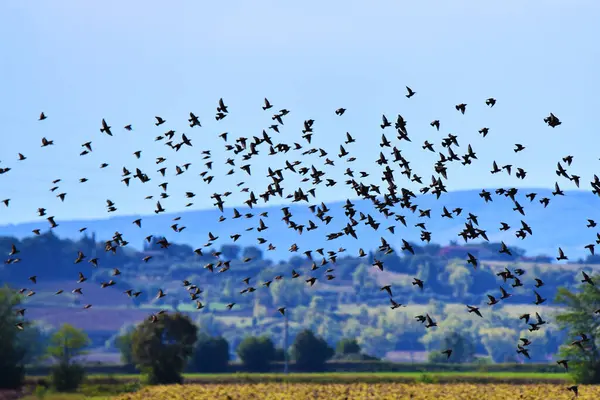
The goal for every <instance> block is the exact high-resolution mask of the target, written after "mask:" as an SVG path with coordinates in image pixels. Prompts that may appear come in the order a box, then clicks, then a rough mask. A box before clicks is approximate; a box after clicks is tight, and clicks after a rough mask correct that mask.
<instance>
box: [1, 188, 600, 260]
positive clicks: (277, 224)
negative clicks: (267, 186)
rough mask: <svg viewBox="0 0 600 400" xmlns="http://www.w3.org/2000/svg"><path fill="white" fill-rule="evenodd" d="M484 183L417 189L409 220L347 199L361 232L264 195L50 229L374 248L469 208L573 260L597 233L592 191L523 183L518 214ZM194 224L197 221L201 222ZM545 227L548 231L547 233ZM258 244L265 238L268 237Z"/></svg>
mask: <svg viewBox="0 0 600 400" xmlns="http://www.w3.org/2000/svg"><path fill="white" fill-rule="evenodd" d="M485 190H486V191H490V192H492V201H491V202H489V203H486V202H485V201H484V200H483V199H482V198H481V197H480V196H479V193H480V192H481V190H461V191H450V192H447V193H444V194H443V195H442V196H441V197H440V199H439V200H436V198H435V197H434V196H431V195H419V196H417V198H416V199H414V204H416V205H417V207H418V209H422V210H424V209H431V218H419V217H418V215H419V213H418V212H416V213H415V214H412V213H411V211H410V210H408V209H401V208H400V207H394V208H393V211H395V212H396V213H397V214H402V215H405V216H406V217H407V227H404V226H403V225H401V224H400V222H397V221H395V220H394V218H393V217H390V218H387V219H386V218H385V217H384V216H383V215H382V214H379V213H378V212H377V211H376V210H375V209H374V208H373V206H372V203H371V202H370V201H369V200H364V199H357V200H351V201H352V203H353V204H355V209H356V211H357V215H356V216H355V219H356V220H357V221H358V220H359V216H360V214H359V213H360V212H363V213H364V214H371V215H372V216H373V218H375V219H376V220H377V221H378V222H380V227H379V229H378V230H377V231H375V230H373V229H371V228H370V227H367V226H365V225H364V222H363V221H359V225H358V226H356V230H357V234H358V240H355V239H353V238H352V237H350V236H344V237H342V238H340V239H336V240H334V241H331V242H327V243H324V241H325V238H324V236H325V234H327V233H333V232H336V231H339V230H341V229H342V228H343V227H344V226H345V225H346V223H347V217H346V216H345V215H344V209H343V208H342V206H343V205H344V203H345V201H339V202H329V203H326V204H327V207H328V208H329V209H330V211H329V212H328V213H327V215H331V216H333V220H332V222H331V223H330V224H329V225H326V224H325V223H324V222H322V221H320V220H319V219H318V218H317V217H316V215H314V214H313V213H312V212H311V211H310V210H309V209H308V205H309V203H291V204H287V205H284V204H281V205H269V204H268V203H267V204H260V205H259V206H257V207H254V208H253V209H250V208H248V207H227V208H225V209H224V213H223V215H224V216H225V217H226V220H225V221H223V222H221V223H220V222H218V220H219V217H220V216H221V215H222V214H221V212H220V211H219V210H218V209H216V208H214V209H205V210H190V211H180V212H166V213H161V214H158V215H117V216H114V217H113V216H109V217H107V218H105V219H90V220H58V221H57V222H58V223H59V226H58V227H57V228H55V229H54V233H55V234H56V235H57V236H59V237H63V238H69V239H77V238H80V237H82V236H83V235H84V234H85V232H84V233H83V234H82V233H80V232H79V229H80V228H83V227H87V232H94V233H95V235H96V237H97V238H98V239H99V240H108V239H110V238H111V237H112V236H113V235H114V233H115V232H116V231H118V232H120V233H122V234H123V237H124V238H125V239H126V240H127V241H129V242H130V246H131V247H133V248H135V249H138V250H141V249H142V243H143V239H144V238H145V237H146V236H148V235H150V234H154V235H161V236H165V237H167V239H168V240H169V241H172V242H174V243H178V244H188V245H190V246H192V247H194V248H196V247H201V246H202V245H203V244H204V243H206V241H207V240H208V239H207V238H208V236H207V235H208V232H212V233H213V234H214V235H215V236H219V237H220V239H219V240H218V241H217V242H215V245H216V246H220V245H222V244H225V243H231V242H233V240H232V239H230V237H229V236H230V235H232V234H233V233H239V234H241V235H242V236H241V237H240V239H239V240H238V241H237V242H236V244H239V245H241V246H250V245H258V243H257V239H256V238H257V237H259V236H260V237H264V238H265V239H267V242H272V243H273V244H274V245H275V246H277V249H276V250H275V251H273V252H270V253H271V256H270V257H272V258H278V259H288V258H289V257H291V256H292V255H294V253H290V252H288V251H287V249H288V247H289V246H290V245H291V244H292V243H294V242H297V243H298V245H299V247H300V252H302V251H304V250H308V249H315V248H318V247H325V246H328V247H329V249H334V248H335V249H337V248H338V247H340V246H341V247H346V248H350V249H351V250H353V251H358V248H359V247H361V248H364V249H365V250H371V249H374V248H376V247H377V246H379V244H380V237H382V236H383V237H385V238H386V240H387V241H388V242H389V243H390V244H391V245H392V247H398V248H399V246H401V239H405V240H408V241H413V242H420V239H419V236H420V229H418V228H415V227H414V224H415V223H417V222H424V223H425V225H426V230H427V231H430V232H432V240H431V242H432V243H437V244H442V245H445V244H447V243H449V242H450V241H452V240H456V241H458V242H459V243H463V242H464V241H463V240H462V239H461V238H460V237H459V236H458V232H459V231H460V230H462V228H463V227H464V223H465V222H466V218H467V216H468V214H469V213H473V214H475V215H477V216H478V217H479V224H480V228H481V229H485V230H486V231H487V234H488V237H489V239H490V241H501V240H502V241H505V242H506V243H507V244H508V245H514V246H518V247H521V248H523V249H525V250H526V251H527V254H528V255H538V254H546V255H550V256H554V255H555V254H556V251H557V249H558V247H561V248H562V249H563V250H565V253H567V255H568V256H570V258H571V260H573V261H574V260H575V258H576V257H582V256H585V255H586V250H585V249H584V246H585V245H586V244H588V243H593V242H594V240H595V239H596V238H595V231H593V230H591V229H588V228H586V224H587V219H588V218H589V219H594V212H595V211H596V207H595V206H594V204H593V202H594V201H600V199H597V196H595V195H594V194H592V193H591V192H589V191H583V190H573V191H565V196H553V195H552V194H551V192H552V190H550V189H536V188H520V189H519V192H518V194H517V197H516V198H517V201H519V203H520V204H521V205H522V206H523V207H524V209H525V215H524V216H523V215H520V214H519V213H517V212H515V211H513V210H512V208H513V207H514V205H513V203H512V201H511V200H510V199H508V198H506V197H505V196H501V195H497V194H495V193H494V190H495V189H485ZM530 192H535V193H538V195H537V197H536V199H535V200H534V201H533V202H531V201H530V200H529V199H526V198H525V193H530ZM542 197H548V198H550V204H549V205H548V207H547V208H546V209H544V208H543V206H542V205H541V204H540V203H539V201H538V200H539V199H540V198H542ZM310 204H316V205H320V202H318V201H315V202H314V203H312V202H311V203H310ZM443 206H446V207H447V208H448V210H450V211H451V210H452V209H454V208H455V207H461V208H463V210H464V211H463V212H462V214H461V215H460V216H458V217H455V218H454V219H452V220H448V219H447V218H442V217H441V212H442V208H443ZM282 207H289V209H290V212H291V213H292V214H293V217H292V220H293V221H295V222H296V223H298V224H308V220H309V219H310V220H312V221H313V222H315V223H316V224H317V225H318V226H319V228H318V229H316V230H314V231H312V232H307V231H306V230H305V231H304V232H303V233H302V235H301V237H300V238H298V237H297V233H296V232H294V231H293V230H291V229H289V228H288V227H287V226H286V225H285V223H284V222H283V221H281V217H282V213H281V208H282ZM233 208H236V209H237V210H238V211H239V212H240V213H241V214H242V215H244V214H246V213H252V214H254V217H252V218H248V219H247V218H244V217H242V218H240V219H238V220H235V221H234V220H232V219H231V215H232V212H233V211H232V210H233ZM167 210H168V208H167ZM265 211H266V212H268V217H260V216H259V214H260V213H262V212H265ZM175 217H181V219H180V220H179V221H175V222H176V223H178V224H179V226H180V227H181V226H185V227H186V229H185V230H183V231H181V232H175V231H174V230H172V229H171V228H170V226H171V225H173V224H174V223H175V222H174V221H173V218H175ZM137 218H141V219H142V228H141V229H140V228H138V227H137V226H135V225H134V224H133V223H132V222H133V220H135V219H137ZM258 218H261V219H263V221H264V222H265V224H266V225H267V226H268V227H269V229H267V230H266V231H264V232H261V233H260V234H257V232H256V229H254V230H253V231H245V228H250V227H256V226H258ZM521 220H523V221H525V222H527V223H528V224H529V225H530V226H531V227H532V229H533V233H534V234H533V235H531V236H529V237H527V239H525V240H520V239H518V238H516V237H515V235H514V229H518V228H519V227H520V225H521V224H520V221H521ZM500 221H503V222H506V223H508V224H509V225H510V226H511V230H510V231H509V232H501V231H499V227H500ZM240 225H243V227H240ZM391 225H395V234H392V233H390V231H388V230H387V229H386V228H387V227H388V226H391ZM199 226H200V227H201V228H198V227H199ZM47 227H48V225H47V222H46V221H45V219H43V218H40V222H24V223H17V224H7V225H1V226H0V235H1V236H14V237H16V238H18V239H22V238H25V237H28V236H32V235H33V234H32V233H31V231H32V230H33V229H36V228H38V229H42V230H45V229H46V228H47ZM549 233H552V234H551V235H549ZM263 246H266V244H265V245H263ZM259 247H261V246H259ZM265 256H266V255H265Z"/></svg>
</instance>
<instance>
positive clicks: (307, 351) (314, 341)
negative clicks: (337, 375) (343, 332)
mask: <svg viewBox="0 0 600 400" xmlns="http://www.w3.org/2000/svg"><path fill="white" fill-rule="evenodd" d="M334 353H335V352H334V350H333V349H332V348H331V347H330V346H329V345H328V344H327V342H326V341H325V340H324V339H322V338H320V337H317V336H315V334H314V333H313V332H312V331H310V330H308V329H306V330H303V331H301V332H300V333H298V335H297V336H296V339H295V340H294V344H293V345H292V355H293V357H294V360H295V361H296V367H297V368H298V369H299V370H302V371H320V370H322V369H323V367H324V366H325V362H326V361H327V360H329V359H330V358H331V357H332V356H333V355H334Z"/></svg>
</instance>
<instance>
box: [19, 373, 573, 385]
mask: <svg viewBox="0 0 600 400" xmlns="http://www.w3.org/2000/svg"><path fill="white" fill-rule="evenodd" d="M39 379H43V377H28V380H29V381H30V382H33V381H35V380H39ZM139 380H140V375H138V374H122V375H121V374H119V375H90V376H88V377H87V378H86V381H87V382H88V384H96V385H110V384H122V383H134V382H138V381H139ZM184 380H185V382H186V383H206V384H229V383H271V382H288V383H351V382H357V383H386V382H392V383H393V382H416V381H425V382H474V383H486V382H490V383H493V382H507V383H512V382H515V383H521V382H557V383H560V382H569V381H570V376H569V375H568V374H563V373H539V372H427V373H424V372H377V373H368V372H348V373H344V372H331V373H293V374H288V375H284V374H280V373H268V374H259V373H236V374H185V375H184Z"/></svg>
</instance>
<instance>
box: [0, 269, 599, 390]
mask: <svg viewBox="0 0 600 400" xmlns="http://www.w3.org/2000/svg"><path fill="white" fill-rule="evenodd" d="M592 279H594V280H597V281H600V277H593V278H592ZM313 300H314V299H313ZM21 301H22V296H21V295H19V294H18V293H17V292H15V291H14V290H12V289H10V288H8V287H5V288H2V289H0V354H1V355H2V356H1V357H0V370H1V371H2V374H0V388H14V387H18V386H19V385H21V384H22V383H23V379H24V375H25V364H26V363H29V362H32V361H35V360H34V358H33V357H32V352H36V351H38V352H39V349H40V347H41V346H42V343H43V344H44V346H43V347H44V351H43V352H42V353H43V354H37V356H38V357H37V358H38V359H40V358H42V357H47V358H51V359H52V360H53V361H54V366H53V368H52V372H51V376H50V378H51V382H52V385H53V386H55V387H56V388H57V389H59V390H68V389H72V388H74V387H77V385H78V384H79V383H80V382H81V380H82V379H83V376H84V369H83V368H82V367H81V365H80V364H79V362H78V361H79V359H80V356H82V355H84V354H85V350H86V348H87V347H88V345H89V338H88V337H87V335H86V334H85V333H84V332H82V331H80V330H78V329H76V328H74V327H72V326H69V325H64V326H63V327H62V328H60V329H59V330H57V331H56V332H54V333H53V334H52V335H50V336H47V337H45V336H44V335H43V333H42V332H41V331H40V330H39V329H35V325H34V324H30V323H29V322H27V321H24V320H23V319H22V317H21V316H20V315H19V314H20V313H18V312H16V311H17V310H19V309H20V308H21V307H22V305H21ZM555 302H556V303H557V304H559V305H561V306H562V307H563V309H562V311H561V312H560V313H559V314H558V315H555V316H554V315H546V319H552V320H553V322H556V325H558V327H559V328H560V329H563V330H565V331H566V332H567V337H566V343H567V345H563V346H561V348H560V352H559V354H558V357H560V358H565V359H568V360H569V371H570V372H572V373H573V375H574V376H575V378H576V379H577V380H578V381H580V382H588V383H589V382H600V350H599V348H598V344H597V342H596V340H597V336H596V335H597V332H598V329H599V328H600V319H598V316H597V315H598V314H597V313H596V311H597V310H598V309H600V290H599V289H597V288H596V287H595V286H593V285H589V284H588V283H583V284H581V285H580V286H579V287H578V290H576V291H571V290H568V289H567V288H561V289H560V290H559V291H558V294H557V297H556V299H555ZM318 308H320V307H317V305H315V309H318ZM311 318H314V317H311ZM360 318H362V319H363V322H365V326H362V327H358V328H359V329H358V330H357V332H359V331H360V330H362V331H364V332H365V334H367V335H370V334H371V333H373V332H375V331H376V330H377V329H381V327H379V326H376V325H374V326H371V324H370V317H369V316H368V315H365V316H360V315H359V319H360ZM473 321H477V322H480V320H479V319H475V320H473ZM315 322H316V323H317V325H320V326H325V327H326V328H327V327H328V325H327V322H326V321H325V320H315ZM465 325H468V324H463V323H461V322H460V321H459V320H458V319H452V318H448V319H446V320H445V321H444V322H443V323H440V324H439V326H438V328H437V329H432V330H428V332H427V334H426V336H425V337H423V339H422V341H423V342H426V343H428V344H429V347H430V350H432V351H431V353H430V354H431V356H430V361H434V362H464V363H468V362H472V361H473V360H474V357H475V353H476V348H475V345H474V344H473V343H474V342H475V340H474V338H473V337H472V336H471V335H472V334H470V333H469V332H468V331H467V330H466V327H465ZM550 325H553V324H550ZM18 327H20V328H23V329H18ZM206 328H210V327H206ZM503 329H504V331H503V332H501V333H498V332H492V331H489V330H486V329H483V330H479V333H480V334H481V335H483V336H484V338H482V339H481V340H482V341H483V342H484V343H487V344H489V349H490V352H489V354H490V356H491V357H492V358H493V359H494V361H501V362H502V361H504V362H506V361H510V359H505V358H498V357H501V355H502V353H498V356H496V355H495V351H496V349H500V348H502V346H505V347H507V348H508V347H511V350H510V351H511V352H514V351H515V347H516V345H515V341H516V340H518V337H519V336H520V334H519V332H518V331H516V332H515V331H512V328H511V327H510V325H509V324H508V323H506V324H505V327H504V328H503ZM547 329H551V328H550V327H549V326H548V325H544V326H543V327H542V329H541V332H534V333H531V332H530V333H527V336H528V337H530V338H532V341H533V342H534V344H533V345H532V346H534V345H535V343H536V340H537V338H538V336H536V335H538V334H539V335H545V333H544V331H545V330H547ZM319 332H320V331H319ZM324 333H325V331H324ZM581 333H585V334H586V335H587V337H588V338H589V341H588V342H586V343H585V345H584V349H583V350H582V349H581V348H579V347H577V346H571V345H569V344H568V343H571V342H573V341H574V340H576V339H577V338H578V337H579V335H580V334H581ZM539 338H542V336H539ZM397 339H398V340H402V338H397ZM374 340H375V339H374ZM116 345H117V346H118V347H119V349H120V350H121V353H122V356H123V361H124V362H126V363H128V364H131V365H135V366H137V368H139V369H140V370H141V371H142V372H143V373H144V374H145V375H146V376H147V379H148V382H149V383H176V382H181V380H182V372H183V371H184V370H185V369H190V370H195V371H198V372H224V371H227V369H228V363H229V360H230V343H228V341H227V340H226V339H225V338H224V337H222V336H221V335H219V334H215V332H211V331H210V329H204V327H202V326H198V325H197V324H195V323H194V322H193V321H192V320H191V319H190V318H189V317H188V316H187V315H185V314H182V313H164V314H160V315H159V317H158V319H157V320H156V321H154V322H152V321H150V320H145V321H143V322H142V323H140V324H138V325H136V326H132V327H130V328H128V329H126V330H124V331H123V332H122V333H121V334H120V335H119V336H118V337H117V340H116ZM486 347H487V345H486ZM446 348H452V349H453V354H452V356H451V357H450V358H447V357H445V356H442V355H441V353H440V350H441V349H446ZM360 351H361V348H360V346H359V343H358V342H357V341H356V340H355V339H343V340H340V341H339V342H338V343H337V346H336V350H334V349H333V348H332V347H331V346H330V345H329V344H328V342H327V341H326V340H325V339H324V338H323V337H320V336H319V334H315V333H314V332H313V331H311V330H308V329H305V330H301V331H300V332H298V333H297V334H296V335H295V338H294V340H293V343H292V345H291V346H290V349H289V352H288V353H287V354H286V353H284V350H283V349H279V348H277V347H276V346H275V344H274V342H273V341H272V339H271V338H270V337H268V336H264V335H263V336H248V337H245V338H244V339H243V340H241V342H239V343H236V345H235V352H236V353H237V355H238V357H239V359H240V360H241V362H242V363H243V364H244V365H245V367H246V369H247V370H248V371H257V372H260V371H266V370H268V369H269V368H270V364H271V363H272V362H276V361H282V360H283V359H284V358H285V357H289V359H291V360H292V361H293V362H294V368H295V370H304V371H318V370H320V369H322V368H323V367H324V365H325V363H326V361H327V360H329V359H330V358H331V357H333V356H334V354H335V353H336V352H337V353H338V354H359V353H360ZM534 354H535V351H533V350H532V355H534ZM39 356H42V357H39ZM538 361H540V360H538Z"/></svg>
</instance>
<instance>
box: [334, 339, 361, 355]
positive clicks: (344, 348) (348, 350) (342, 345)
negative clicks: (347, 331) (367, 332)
mask: <svg viewBox="0 0 600 400" xmlns="http://www.w3.org/2000/svg"><path fill="white" fill-rule="evenodd" d="M335 352H336V353H337V354H340V355H346V354H358V353H360V346H359V345H358V342H357V341H356V339H350V338H343V339H341V340H340V341H339V342H338V343H337V345H336V346H335Z"/></svg>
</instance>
